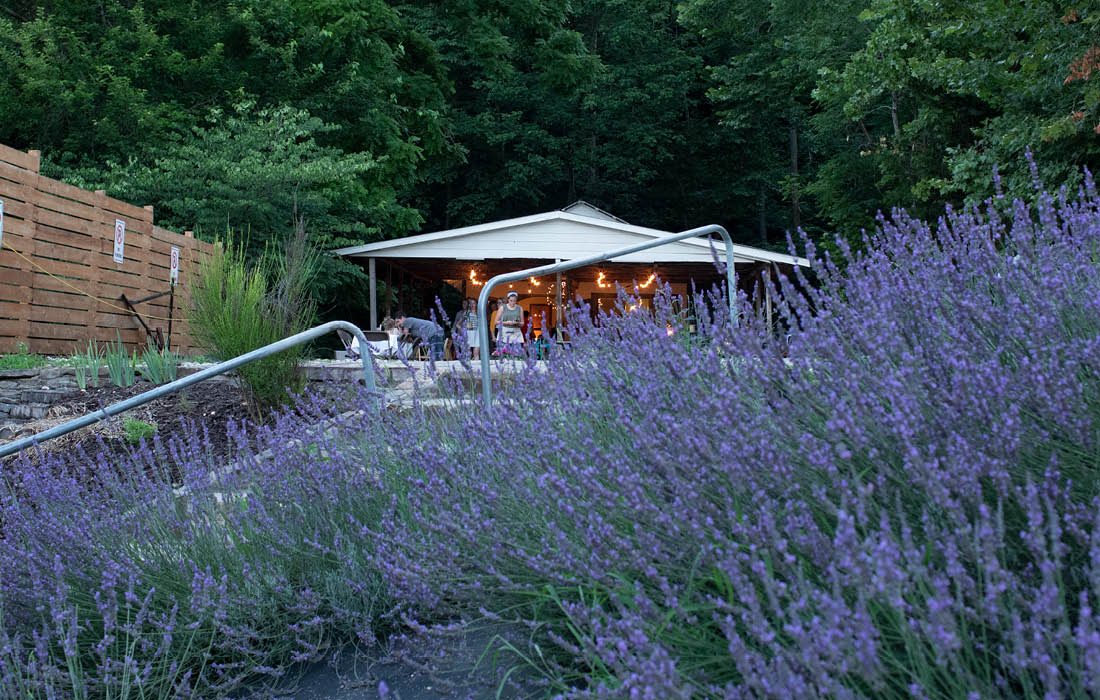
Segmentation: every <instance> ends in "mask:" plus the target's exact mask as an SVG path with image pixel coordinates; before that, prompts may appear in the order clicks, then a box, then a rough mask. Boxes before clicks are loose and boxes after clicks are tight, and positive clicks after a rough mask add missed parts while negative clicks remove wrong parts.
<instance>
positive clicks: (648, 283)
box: [638, 272, 657, 289]
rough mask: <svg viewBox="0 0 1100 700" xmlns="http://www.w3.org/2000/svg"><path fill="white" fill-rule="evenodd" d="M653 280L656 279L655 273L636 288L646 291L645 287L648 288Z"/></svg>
mask: <svg viewBox="0 0 1100 700" xmlns="http://www.w3.org/2000/svg"><path fill="white" fill-rule="evenodd" d="M655 279H657V273H656V272H654V273H653V274H651V275H650V276H649V278H648V279H646V281H645V282H642V283H641V284H639V285H638V287H639V288H641V289H646V288H647V287H649V285H651V284H653V280H655Z"/></svg>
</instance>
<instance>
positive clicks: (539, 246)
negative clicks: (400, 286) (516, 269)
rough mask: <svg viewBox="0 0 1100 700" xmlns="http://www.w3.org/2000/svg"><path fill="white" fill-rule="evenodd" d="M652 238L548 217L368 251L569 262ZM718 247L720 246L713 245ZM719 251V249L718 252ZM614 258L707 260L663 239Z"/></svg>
mask: <svg viewBox="0 0 1100 700" xmlns="http://www.w3.org/2000/svg"><path fill="white" fill-rule="evenodd" d="M651 240H653V238H652V236H646V235H644V234H635V233H627V232H623V231H614V230H611V229H608V228H604V227H598V226H588V225H585V224H580V223H576V222H572V221H564V220H551V221H542V222H539V223H536V224H528V225H526V226H517V227H510V228H506V229H498V230H495V231H484V232H481V233H477V234H473V235H469V236H462V237H457V238H450V239H447V240H437V241H432V242H431V243H430V244H418V243H410V244H409V245H397V246H393V247H391V248H388V249H386V250H379V251H375V252H373V254H372V255H373V256H374V257H379V258H453V259H455V260H492V259H503V258H529V259H536V260H542V259H545V260H554V259H556V258H561V259H562V260H572V259H575V258H583V257H587V256H589V255H598V254H599V253H603V252H606V251H608V250H613V249H615V248H622V247H625V246H629V245H635V244H638V243H643V242H646V241H651ZM719 250H720V251H722V250H724V249H723V248H722V247H721V245H719ZM723 255H724V253H723ZM616 260H617V261H619V262H640V263H655V262H710V260H711V254H710V250H709V248H704V247H701V246H698V245H692V244H685V243H681V242H677V243H669V244H667V245H663V246H659V247H657V248H651V249H649V250H644V251H642V252H640V253H633V254H631V255H627V256H624V257H622V258H616Z"/></svg>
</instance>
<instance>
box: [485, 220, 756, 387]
mask: <svg viewBox="0 0 1100 700" xmlns="http://www.w3.org/2000/svg"><path fill="white" fill-rule="evenodd" d="M710 233H717V234H719V235H721V236H722V240H723V241H725V243H726V288H727V290H728V291H729V303H730V316H731V318H733V319H735V320H736V318H737V305H736V299H737V273H736V272H735V271H734V269H733V239H731V238H730V234H729V232H728V231H726V229H724V228H722V227H721V226H719V225H718V224H710V225H708V226H700V227H699V228H693V229H691V230H689V231H681V232H679V233H673V234H671V235H668V236H662V237H660V238H655V239H653V240H650V241H645V242H644V243H637V244H635V245H631V246H626V247H625V248H616V249H615V250H609V251H607V252H606V253H600V254H598V255H590V256H589V257H587V258H577V259H575V260H565V261H563V262H559V263H553V264H550V265H542V266H540V267H532V268H528V269H526V270H518V271H516V272H506V273H504V274H502V275H497V276H496V277H492V278H490V279H489V280H488V281H487V282H486V283H485V286H484V287H482V289H481V294H480V295H479V296H478V298H477V318H478V324H477V332H478V339H479V342H480V343H481V398H482V400H483V401H484V402H485V406H486V407H488V406H489V405H490V404H491V403H492V402H493V397H492V390H491V389H490V382H489V353H488V349H489V324H488V323H487V321H486V314H487V313H488V307H489V291H490V290H492V288H493V287H495V286H496V285H498V284H501V283H502V282H513V281H516V280H521V279H524V278H526V277H540V276H542V275H549V274H554V273H558V272H564V271H566V270H572V269H573V268H577V267H585V266H586V265H595V264H596V263H600V262H604V261H605V260H611V259H612V258H618V257H622V256H623V255H629V254H631V253H637V252H639V251H643V250H648V249H649V248H656V247H657V246H662V245H665V244H666V243H675V242H676V241H682V240H684V239H685V238H694V237H695V236H703V235H706V234H710Z"/></svg>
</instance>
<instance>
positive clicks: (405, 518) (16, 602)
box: [0, 179, 1100, 698]
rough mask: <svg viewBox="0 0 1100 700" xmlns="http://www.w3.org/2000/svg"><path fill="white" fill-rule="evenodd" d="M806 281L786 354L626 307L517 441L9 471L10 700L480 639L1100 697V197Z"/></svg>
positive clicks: (914, 240)
mask: <svg viewBox="0 0 1100 700" xmlns="http://www.w3.org/2000/svg"><path fill="white" fill-rule="evenodd" d="M809 255H810V257H811V259H812V260H813V265H814V270H813V272H814V275H815V278H816V280H815V284H814V285H810V284H809V283H808V282H806V281H805V280H799V279H797V278H794V279H785V278H780V279H779V280H778V281H777V283H776V284H777V289H776V290H775V291H776V292H777V293H778V294H781V295H782V298H783V299H784V302H783V304H782V305H781V308H780V309H779V314H780V316H781V317H782V319H783V321H784V323H785V324H786V326H787V327H788V328H789V331H790V343H789V346H788V344H787V343H786V342H783V343H777V342H776V340H775V338H774V336H773V334H772V332H771V329H768V328H766V327H765V324H764V323H763V321H762V320H760V319H757V318H756V317H754V316H753V315H752V311H751V308H750V307H749V305H748V304H745V305H743V307H742V308H741V309H740V320H739V323H736V324H735V323H733V322H731V319H730V318H729V315H728V313H727V312H726V311H725V310H724V303H723V301H722V295H721V294H714V295H713V296H712V297H711V298H709V299H708V298H707V295H699V296H698V297H697V298H696V299H695V300H694V304H693V307H694V309H695V311H696V323H697V326H698V330H699V333H700V335H701V337H702V340H703V342H694V341H693V342H684V338H683V334H682V331H681V332H677V333H674V334H673V335H672V336H669V335H668V334H667V332H666V328H667V327H668V325H669V324H670V323H671V324H672V325H673V327H674V328H677V327H678V325H677V324H678V320H677V318H678V317H677V313H678V305H677V304H674V303H673V300H672V299H671V298H670V297H671V295H670V294H668V293H667V290H666V293H665V294H664V295H663V296H659V297H658V299H657V300H656V303H655V309H654V313H653V314H652V315H649V314H642V313H629V312H626V311H625V310H626V309H627V308H629V307H630V306H631V305H632V304H631V300H630V299H629V298H627V297H626V296H625V295H624V297H623V299H622V302H621V307H622V309H623V312H622V313H620V314H616V315H612V316H607V317H603V318H601V319H600V323H599V324H593V323H591V322H589V321H588V320H587V317H586V316H585V315H584V314H578V315H577V316H576V317H575V318H574V319H573V331H574V332H573V347H572V350H570V351H567V352H558V353H555V354H554V355H553V356H552V357H551V359H550V360H549V361H548V362H546V363H544V364H537V363H535V362H534V361H533V360H530V361H528V364H527V367H528V369H527V370H526V371H519V372H516V373H514V374H512V375H509V384H508V386H507V390H506V391H504V392H502V393H501V395H500V398H499V399H498V401H497V403H496V404H495V405H494V407H493V408H492V409H491V410H487V411H482V410H469V409H464V408H462V407H461V404H460V403H459V401H458V399H461V398H462V397H456V402H455V403H454V404H453V406H455V407H459V408H458V410H446V409H444V410H439V409H436V408H430V407H429V406H428V405H427V404H423V405H414V406H413V408H411V409H409V410H401V411H383V412H381V413H379V412H378V411H377V410H375V409H373V408H372V407H373V406H374V403H373V400H372V398H371V397H367V396H361V397H360V398H359V402H360V408H361V410H360V411H359V412H352V413H346V412H345V413H342V414H340V415H338V416H334V415H333V413H334V412H333V410H332V409H331V407H330V406H328V405H326V403H325V402H324V401H322V400H321V399H315V400H313V401H312V402H306V403H303V404H301V405H299V406H298V408H297V409H296V410H295V411H293V412H287V413H285V414H283V415H282V417H281V418H280V419H279V422H278V425H276V426H274V427H272V428H270V429H268V430H262V431H260V432H259V436H258V437H257V438H255V439H246V438H245V437H244V433H243V431H240V430H238V429H237V428H236V427H233V426H230V427H229V428H228V429H229V430H230V431H231V433H232V434H233V435H234V437H235V439H236V440H237V443H238V445H239V450H238V452H239V454H238V458H237V461H236V463H235V465H234V466H233V468H231V469H227V468H226V467H227V465H225V464H221V463H217V462H214V461H212V460H211V459H210V458H209V457H208V455H207V452H206V451H205V449H204V447H203V444H204V443H203V436H202V431H203V429H212V428H210V427H209V426H207V427H205V428H203V429H200V428H199V427H196V428H195V429H194V431H193V435H192V436H191V438H190V439H188V440H173V441H169V442H167V443H166V442H163V441H162V440H161V439H160V438H159V436H153V440H152V441H151V443H150V442H147V443H145V444H144V445H143V446H142V447H141V448H139V449H136V450H135V451H134V453H133V456H132V459H131V461H130V463H128V464H124V465H117V464H114V465H113V464H107V463H105V462H104V460H103V459H102V458H98V457H96V456H95V455H83V456H81V455H76V456H73V458H72V459H71V460H69V461H65V462H62V461H59V460H55V461H54V462H51V463H49V464H47V465H44V466H42V465H40V466H36V467H32V466H31V465H30V464H29V462H28V463H23V464H16V465H13V466H12V467H11V468H9V469H8V470H7V471H6V472H5V473H4V477H3V487H2V488H0V527H2V528H3V538H2V539H0V695H2V696H4V697H7V696H16V695H18V696H19V697H53V696H69V695H74V696H83V697H115V696H119V695H122V694H123V693H124V692H129V693H130V694H131V695H136V696H144V697H179V696H182V697H188V696H202V695H205V694H210V693H218V692H228V691H229V690H230V689H231V688H233V687H234V686H236V685H237V684H239V683H240V682H242V681H244V680H246V679H251V678H255V677H257V676H261V677H264V676H266V677H271V678H276V677H278V676H279V675H280V674H281V673H283V672H284V671H285V669H286V668H287V667H288V665H289V664H291V663H293V662H295V661H299V660H304V659H310V658H315V657H316V656H317V655H319V654H320V653H322V652H323V650H324V649H326V648H327V647H328V646H329V645H331V644H335V643H339V642H341V641H346V640H348V639H358V640H359V641H360V642H362V643H366V644H370V643H373V642H374V641H376V640H377V639H378V638H379V637H381V636H384V635H385V634H386V633H387V632H388V631H390V630H392V629H393V628H394V627H395V626H396V625H398V624H407V623H409V622H412V623H414V624H419V623H420V622H425V623H431V622H448V623H450V624H454V622H455V621H456V620H457V621H462V620H472V619H474V618H477V619H481V620H485V619H488V620H494V621H501V622H510V623H512V624H515V625H517V626H519V627H520V628H522V629H525V630H527V631H528V637H529V642H528V646H527V647H524V646H522V645H517V644H516V643H515V642H514V641H511V642H508V643H507V644H506V647H507V649H506V651H511V653H513V654H515V655H516V657H517V658H521V659H523V660H524V663H528V664H530V665H531V666H533V667H535V668H537V669H538V671H539V672H540V673H542V674H543V676H544V678H545V683H546V685H545V687H544V689H545V691H546V693H547V694H557V695H561V696H563V697H575V698H587V697H593V698H597V697H653V698H676V697H732V698H737V697H845V698H856V697H918V698H947V697H951V698H954V697H975V698H977V697H1004V696H1012V697H1044V698H1045V697H1069V698H1073V697H1078V698H1085V697H1093V696H1095V695H1096V694H1098V693H1100V618H1098V615H1097V606H1098V605H1100V527H1098V522H1097V520H1098V517H1100V516H1098V515H1097V513H1100V500H1098V499H1100V488H1098V485H1097V476H1096V475H1097V468H1098V466H1100V458H1098V455H1100V444H1098V442H1100V404H1098V400H1097V398H1096V397H1097V396H1100V381H1098V374H1097V360H1098V358H1100V353H1098V350H1100V313H1098V312H1100V308H1098V307H1100V267H1098V264H1100V198H1098V196H1097V193H1096V191H1095V187H1094V186H1093V184H1092V181H1091V179H1089V180H1088V181H1087V188H1086V190H1085V191H1083V192H1081V193H1080V194H1079V196H1077V197H1076V198H1074V199H1070V198H1068V197H1067V196H1065V195H1064V194H1059V195H1058V196H1044V197H1041V198H1040V201H1039V205H1038V207H1037V208H1036V209H1034V210H1030V209H1028V208H1027V207H1026V206H1025V205H1023V204H1019V203H1015V204H1013V203H1009V202H1007V201H1004V200H992V201H990V202H988V203H987V204H986V206H985V207H983V209H982V210H981V211H978V210H976V209H968V210H965V211H961V212H954V211H949V212H948V213H947V214H946V215H945V216H944V217H943V218H942V220H941V221H939V222H937V223H936V224H935V225H929V224H926V223H923V222H920V221H915V220H912V219H910V218H908V217H907V216H906V215H905V214H904V212H895V213H894V214H893V215H892V216H891V217H890V218H889V219H886V218H883V219H882V220H881V221H880V228H879V230H878V231H876V232H875V233H874V234H871V235H870V236H869V237H868V239H867V240H866V242H865V245H864V247H863V249H862V250H861V251H858V252H856V251H851V250H848V249H847V248H845V247H844V245H843V243H841V244H840V246H839V257H834V256H830V255H828V254H824V253H822V254H819V253H817V251H816V250H815V249H814V248H813V247H812V246H810V250H809ZM464 386H465V385H464V384H463V383H461V382H455V383H454V387H455V391H464V390H465V389H463V387H464ZM345 407H346V405H344V404H342V405H341V408H342V409H343V408H345Z"/></svg>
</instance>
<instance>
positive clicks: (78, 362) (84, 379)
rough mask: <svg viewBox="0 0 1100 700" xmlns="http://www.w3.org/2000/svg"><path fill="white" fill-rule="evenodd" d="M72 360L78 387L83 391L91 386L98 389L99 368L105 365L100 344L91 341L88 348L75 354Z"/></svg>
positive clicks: (93, 340)
mask: <svg viewBox="0 0 1100 700" xmlns="http://www.w3.org/2000/svg"><path fill="white" fill-rule="evenodd" d="M71 359H72V363H73V367H74V369H75V371H76V385H77V387H78V388H79V389H80V390H81V391H84V390H85V389H87V388H88V385H89V384H90V385H91V386H93V387H98V386H99V368H100V367H102V366H103V363H104V355H103V351H102V350H100V348H99V343H97V342H96V341H95V339H94V338H93V339H92V340H89V341H88V346H87V347H86V348H85V349H84V350H83V351H79V350H78V351H77V352H74V353H73V355H72V358H71Z"/></svg>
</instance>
